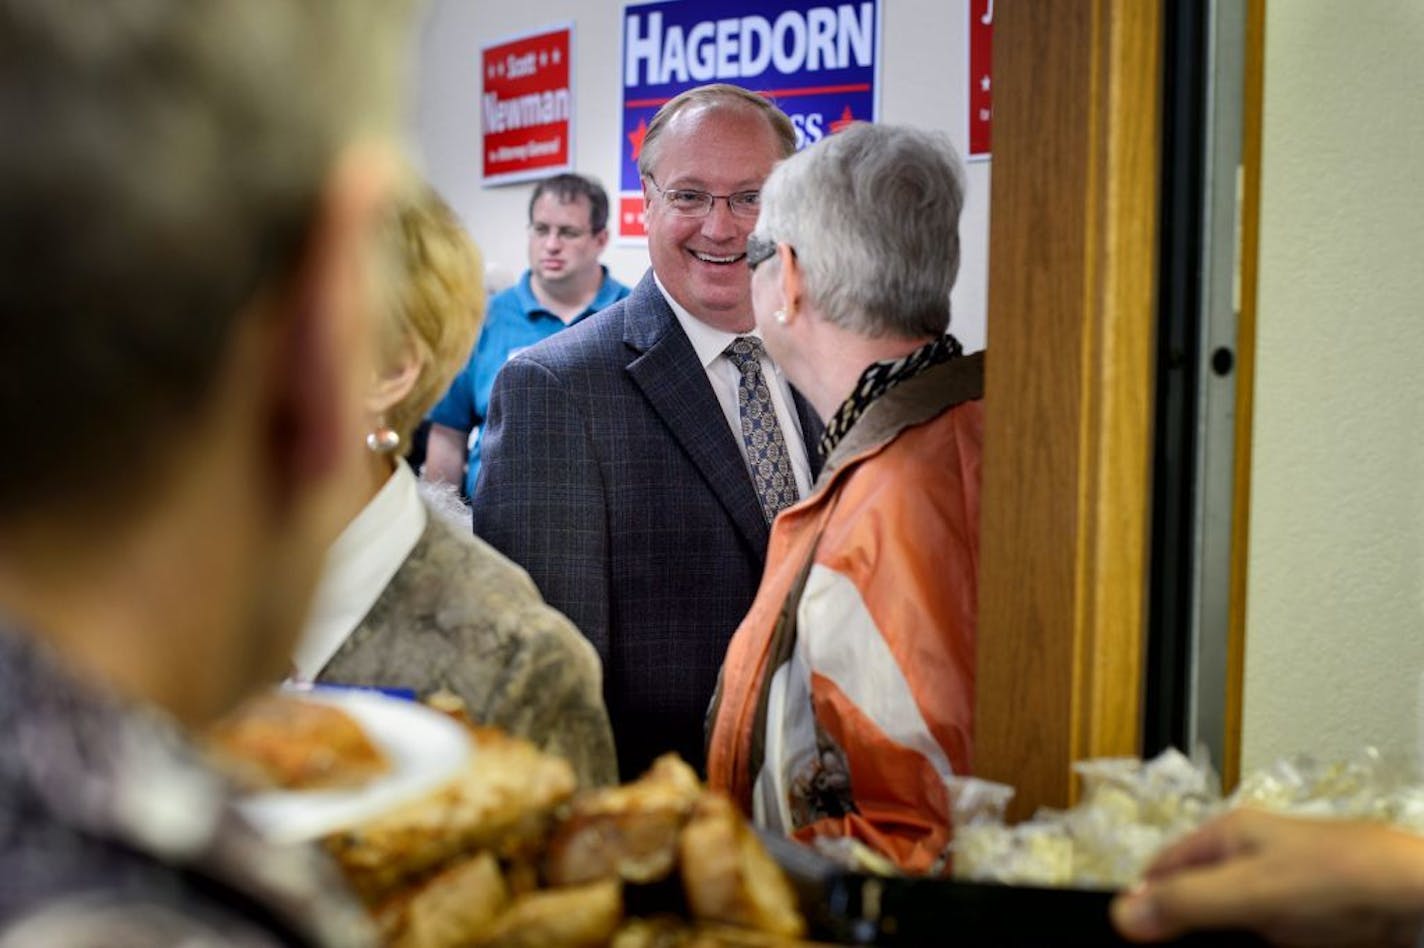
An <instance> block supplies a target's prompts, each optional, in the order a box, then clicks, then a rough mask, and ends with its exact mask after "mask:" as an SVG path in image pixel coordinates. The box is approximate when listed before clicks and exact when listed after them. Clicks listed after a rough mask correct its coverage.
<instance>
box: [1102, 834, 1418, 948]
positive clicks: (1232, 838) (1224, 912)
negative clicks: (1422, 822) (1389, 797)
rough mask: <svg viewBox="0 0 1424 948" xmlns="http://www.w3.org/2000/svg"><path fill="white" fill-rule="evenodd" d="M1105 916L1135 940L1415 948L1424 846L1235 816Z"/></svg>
mask: <svg viewBox="0 0 1424 948" xmlns="http://www.w3.org/2000/svg"><path fill="white" fill-rule="evenodd" d="M1112 915H1113V922H1114V923H1115V924H1116V925H1117V927H1118V930H1119V931H1121V932H1122V933H1123V934H1124V935H1125V936H1127V937H1128V938H1130V939H1132V940H1133V941H1166V940H1168V939H1171V938H1176V937H1177V936H1179V935H1182V934H1185V933H1187V932H1192V931H1207V930H1211V929H1236V930H1243V929H1244V930H1247V931H1252V932H1255V933H1257V934H1259V935H1261V936H1262V937H1264V938H1265V939H1266V940H1267V941H1268V942H1270V943H1271V944H1273V945H1289V946H1321V948H1325V946H1332V948H1347V946H1354V945H1360V946H1365V945H1369V946H1400V948H1404V946H1414V945H1417V944H1420V943H1421V936H1424V838H1420V837H1419V836H1416V835H1413V834H1411V833H1408V832H1405V831H1403V830H1398V829H1394V828H1392V827H1389V826H1383V825H1379V824H1374V823H1347V822H1340V821H1335V820H1322V819H1301V818H1299V817H1289V816H1279V815H1276V814H1271V813H1264V812H1261V811H1258V810H1239V811H1236V812H1234V813H1230V814H1228V815H1226V816H1224V817H1222V818H1220V819H1218V820H1215V821H1214V822H1212V823H1209V824H1207V825H1206V826H1204V827H1202V828H1201V829H1199V830H1197V831H1196V832H1194V833H1192V834H1191V835H1189V836H1187V837H1186V838H1185V839H1183V840H1181V841H1179V842H1177V843H1176V844H1174V845H1172V846H1169V847H1168V848H1167V849H1166V850H1164V851H1163V852H1162V854H1161V855H1159V856H1158V857H1157V859H1156V860H1155V861H1154V862H1153V864H1152V865H1151V866H1150V867H1149V868H1148V871H1147V880H1146V882H1144V883H1143V884H1142V885H1141V886H1139V887H1138V888H1137V889H1135V890H1133V891H1132V892H1130V893H1128V894H1127V895H1124V896H1120V897H1118V899H1117V900H1116V901H1115V902H1114V903H1113V909H1112Z"/></svg>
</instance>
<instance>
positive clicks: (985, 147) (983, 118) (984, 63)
mask: <svg viewBox="0 0 1424 948" xmlns="http://www.w3.org/2000/svg"><path fill="white" fill-rule="evenodd" d="M993 75H994V0H970V3H969V160H970V161H986V160H988V158H989V153H990V151H991V149H990V135H989V132H990V130H991V129H992V127H993V120H994V92H993V89H994V83H993Z"/></svg>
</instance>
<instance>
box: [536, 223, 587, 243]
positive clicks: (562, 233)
mask: <svg viewBox="0 0 1424 948" xmlns="http://www.w3.org/2000/svg"><path fill="white" fill-rule="evenodd" d="M550 234H556V235H558V238H559V239H560V240H578V239H579V238H580V237H587V236H588V231H587V230H586V229H584V228H582V227H553V226H551V225H549V224H530V225H529V236H531V237H534V238H536V239H538V240H548V239H549V235H550Z"/></svg>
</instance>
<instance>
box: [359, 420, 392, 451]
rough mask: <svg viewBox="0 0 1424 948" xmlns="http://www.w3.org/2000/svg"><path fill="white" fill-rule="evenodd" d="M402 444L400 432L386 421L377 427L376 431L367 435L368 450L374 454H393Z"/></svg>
mask: <svg viewBox="0 0 1424 948" xmlns="http://www.w3.org/2000/svg"><path fill="white" fill-rule="evenodd" d="M400 444H401V436H400V432H399V431H396V430H395V429H394V428H392V427H390V426H389V425H387V424H386V423H385V422H384V421H383V422H381V423H380V425H379V426H377V428H376V430H375V431H368V432H367V433H366V449H367V450H368V451H370V452H371V453H372V454H393V453H395V450H396V449H397V448H399V447H400Z"/></svg>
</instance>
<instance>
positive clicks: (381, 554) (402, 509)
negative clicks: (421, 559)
mask: <svg viewBox="0 0 1424 948" xmlns="http://www.w3.org/2000/svg"><path fill="white" fill-rule="evenodd" d="M425 522H426V513H425V504H423V503H422V502H421V499H420V489H419V486H418V483H417V481H416V479H415V473H414V472H413V471H412V470H411V469H410V466H409V465H408V464H406V463H405V461H404V460H403V459H397V462H396V470H395V473H394V474H392V475H391V476H390V479H389V480H387V481H386V483H385V485H384V486H383V487H382V488H381V489H380V491H379V492H378V493H377V494H376V496H375V497H372V498H371V500H370V502H369V503H367V504H366V506H365V507H363V508H362V509H361V512H360V513H358V514H357V515H356V516H355V518H354V519H352V521H351V522H350V523H348V524H347V525H346V529H345V530H342V531H341V535H340V536H339V537H337V538H336V542H335V543H333V544H332V545H331V549H330V550H328V551H327V554H326V566H325V568H324V570H323V572H322V576H321V580H320V582H319V583H318V584H317V590H316V598H315V600H314V601H313V603H312V609H311V614H310V616H309V617H308V619H307V625H306V629H305V630H304V631H303V632H302V636H301V638H300V639H299V640H298V641H297V646H296V648H294V649H293V650H292V664H293V666H294V667H295V672H294V674H293V676H292V677H293V678H294V679H296V680H297V681H312V680H314V679H315V678H316V676H317V675H318V674H320V673H321V670H322V668H323V667H324V666H325V665H326V663H327V662H329V661H331V657H332V656H333V655H335V654H336V651H337V649H339V648H341V644H342V643H343V642H345V641H346V638H347V636H349V635H350V634H351V633H352V632H353V631H355V629H356V627H357V626H358V625H360V624H361V620H362V619H364V618H366V613H368V612H370V611H371V607H372V606H374V605H375V604H376V600H377V599H378V598H380V595H381V593H382V592H384V591H385V588H386V586H387V585H388V584H389V583H390V581H391V580H392V579H393V578H394V577H395V575H396V571H397V570H399V569H400V567H401V564H402V563H404V562H405V559H406V557H407V556H409V555H410V551H411V550H413V549H414V548H415V544H416V541H417V540H419V539H420V535H421V533H423V532H424V530H425Z"/></svg>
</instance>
